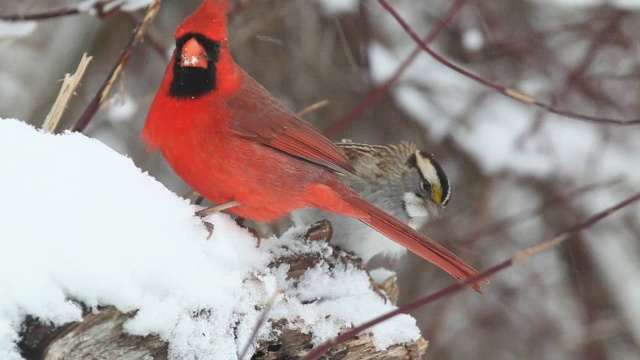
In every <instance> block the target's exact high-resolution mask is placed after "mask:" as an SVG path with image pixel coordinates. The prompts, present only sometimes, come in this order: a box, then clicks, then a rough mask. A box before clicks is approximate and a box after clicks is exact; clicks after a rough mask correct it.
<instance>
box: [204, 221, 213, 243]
mask: <svg viewBox="0 0 640 360" xmlns="http://www.w3.org/2000/svg"><path fill="white" fill-rule="evenodd" d="M202 224H203V225H204V227H205V229H207V231H208V232H209V235H207V240H210V239H211V235H213V224H212V223H210V222H208V221H203V222H202Z"/></svg>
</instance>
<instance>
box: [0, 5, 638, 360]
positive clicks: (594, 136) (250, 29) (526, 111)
mask: <svg viewBox="0 0 640 360" xmlns="http://www.w3.org/2000/svg"><path fill="white" fill-rule="evenodd" d="M74 3H75V2H74V1H71V0H56V1H49V2H47V3H44V2H40V1H36V0H22V1H17V0H7V1H4V2H3V5H2V8H0V14H14V13H31V12H37V11H39V10H44V9H50V8H52V7H56V6H67V5H69V4H74ZM197 3H198V2H197V1H165V2H164V4H163V6H162V8H161V11H160V14H159V15H158V17H157V18H156V20H155V22H154V23H153V24H152V25H151V27H150V29H149V32H148V34H149V37H148V38H146V39H145V41H144V43H142V44H141V45H140V46H139V47H138V48H137V49H136V50H135V52H134V53H133V55H132V57H131V59H130V62H129V63H128V64H127V67H126V68H125V72H124V74H123V76H122V78H121V79H120V80H119V81H118V83H117V84H116V86H115V87H114V92H113V93H112V94H111V96H110V99H109V102H108V103H107V106H105V108H103V109H102V110H101V111H100V112H99V113H98V115H97V116H96V118H95V119H94V120H93V121H92V123H91V125H90V126H89V128H88V129H87V130H86V131H85V134H86V135H87V136H90V137H93V138H97V139H99V140H100V141H102V142H103V143H105V144H106V145H108V146H109V147H110V148H112V149H114V150H116V151H117V152H120V153H122V154H127V155H128V156H130V157H131V158H132V160H133V162H134V163H135V164H136V166H138V167H140V168H142V169H143V170H146V171H149V173H150V174H151V175H152V176H154V177H155V178H157V179H158V180H159V181H160V182H161V183H163V184H164V185H166V186H167V187H168V188H169V189H171V190H173V191H175V192H177V193H178V194H181V193H183V192H184V191H186V190H187V186H186V185H185V184H184V183H183V182H182V181H181V180H180V179H179V178H177V177H176V176H175V175H174V174H173V173H172V172H171V170H170V168H169V167H168V166H167V165H166V163H165V162H164V160H163V159H162V158H161V157H160V156H159V155H158V154H148V153H147V152H146V151H145V150H144V147H143V145H142V143H141V141H140V139H139V132H140V128H141V127H142V123H143V120H144V116H145V114H146V110H147V108H148V106H149V104H150V101H151V99H152V97H153V94H154V92H155V90H156V87H157V84H158V82H159V81H160V78H161V76H162V73H163V71H164V67H165V65H166V62H167V57H168V54H169V52H170V51H171V48H172V36H171V34H172V32H173V30H174V28H175V26H176V25H177V24H178V23H179V22H180V21H181V19H182V18H183V17H184V16H185V15H186V14H188V13H189V12H191V11H192V10H193V9H194V8H195V6H196V4H197ZM241 3H242V4H244V5H245V7H244V8H243V10H242V11H241V12H240V13H239V15H238V16H237V17H236V18H235V19H234V21H233V22H232V27H231V34H230V36H231V44H232V48H233V51H234V54H235V56H236V58H237V60H238V62H239V63H240V64H241V65H242V66H243V67H244V68H245V69H246V70H247V71H248V72H249V73H250V74H251V75H253V76H254V77H255V78H256V79H257V80H258V81H259V82H261V83H262V84H264V85H265V87H266V88H267V89H269V90H271V91H272V92H273V93H274V94H275V95H276V96H278V97H279V98H280V99H281V100H282V101H283V102H285V104H287V105H288V106H289V107H290V108H292V109H294V110H299V109H302V108H304V107H306V106H307V105H309V104H312V103H315V102H317V101H320V100H323V99H327V100H329V102H330V103H329V106H327V107H325V108H322V109H320V110H318V111H316V112H313V113H311V114H309V115H308V116H306V118H307V119H308V120H309V121H311V122H314V123H315V124H316V125H318V126H319V127H320V128H321V129H328V128H330V127H331V126H332V124H334V123H335V122H336V121H337V120H339V119H341V118H342V117H343V116H344V115H345V114H346V113H348V112H349V111H350V110H351V109H352V108H353V107H354V106H355V105H356V104H358V102H359V101H360V100H361V99H362V98H363V97H365V96H366V94H367V93H368V91H369V90H370V89H372V88H374V87H375V86H376V85H377V84H379V83H381V82H383V81H385V80H386V79H387V78H388V77H389V76H390V75H391V74H392V73H393V72H394V71H395V69H396V68H397V67H398V66H399V65H400V63H402V62H403V61H404V60H405V59H406V58H407V56H408V55H409V54H410V53H411V52H412V51H413V49H414V48H415V43H414V42H413V41H412V40H411V39H410V38H409V37H408V36H407V34H406V33H405V32H404V31H403V30H402V28H401V27H399V26H398V25H397V23H396V22H395V21H394V20H393V18H392V17H391V16H390V15H389V14H388V13H387V12H386V11H385V10H384V9H383V8H382V7H381V6H380V5H379V4H378V2H377V1H362V2H358V1H337V0H334V1H326V0H325V1H321V2H318V1H314V2H311V1H309V2H306V1H304V2H303V1H296V0H278V1H276V0H269V1H258V0H253V1H250V0H245V1H242V2H241ZM391 3H392V5H393V6H394V7H395V8H396V9H397V10H398V11H399V12H400V14H401V15H402V16H403V17H404V18H405V19H406V20H407V21H408V22H409V23H410V25H411V26H412V27H413V29H414V30H415V31H416V32H417V33H418V34H419V36H424V35H425V34H427V33H428V32H429V31H430V30H431V29H432V28H433V27H434V26H436V25H437V23H438V21H439V19H441V18H442V17H443V16H444V14H445V13H446V12H447V10H448V9H449V6H450V5H451V1H448V0H429V1H423V0H413V1H409V0H394V1H391ZM139 15H140V14H139V13H135V12H134V13H128V14H127V13H117V14H114V15H112V16H109V17H107V18H104V19H98V18H95V17H92V16H89V15H78V16H74V17H67V18H60V19H51V20H46V21H41V22H38V23H37V24H35V23H26V24H22V26H20V27H19V28H16V27H7V25H6V23H0V46H1V47H2V53H1V55H0V99H2V101H0V117H2V118H18V119H23V120H25V119H28V120H29V121H30V122H31V123H33V124H35V125H37V126H39V125H40V124H41V123H42V119H44V117H45V116H46V114H47V112H48V111H49V109H50V106H51V103H52V102H53V100H54V98H55V96H56V94H57V92H58V90H59V85H60V83H59V81H58V80H59V79H61V78H62V77H63V75H64V73H66V72H72V71H73V70H74V69H75V67H76V65H77V62H78V61H79V59H80V56H81V54H82V53H83V52H89V53H90V54H91V55H92V56H93V57H94V60H93V62H92V63H91V64H90V66H89V69H88V71H87V74H86V76H85V78H84V80H83V82H82V85H81V87H80V88H79V89H78V91H77V96H76V97H75V98H73V99H72V101H71V103H70V107H69V109H68V111H67V112H66V113H65V116H64V117H63V121H62V124H61V128H67V127H69V126H71V125H72V124H73V123H74V121H75V120H76V119H77V117H78V115H79V114H80V113H81V112H82V110H83V109H84V106H86V104H87V102H88V101H89V99H90V98H91V97H92V96H93V94H94V93H95V91H96V89H97V88H98V87H99V85H100V84H101V82H102V81H103V80H104V77H105V76H106V73H107V72H108V71H109V70H110V68H111V67H112V65H113V62H114V61H115V59H116V58H117V56H118V54H119V52H120V50H121V49H122V47H123V46H124V44H126V42H127V41H128V39H129V36H130V35H131V30H132V28H133V27H134V24H135V22H136V19H137V18H139ZM639 33H640V4H639V3H638V2H637V1H594V0H582V1H549V0H535V1H534V0H529V1H508V0H503V1H467V2H465V3H464V5H463V7H462V8H461V9H460V10H459V11H458V12H457V13H456V14H455V16H454V17H453V19H452V20H451V21H450V22H449V24H448V25H447V26H446V27H445V28H444V29H443V30H442V32H441V33H440V34H439V35H438V36H437V38H436V39H435V41H434V42H433V43H432V44H433V47H434V49H435V50H436V51H438V52H439V53H440V54H442V55H443V56H445V57H446V58H447V59H449V60H451V61H454V62H455V63H456V64H458V65H460V66H462V67H464V68H466V69H469V70H471V71H472V72H474V73H476V74H478V75H480V76H482V77H484V78H486V79H488V80H491V81H494V82H497V83H500V84H502V85H505V86H509V87H512V88H516V89H519V90H521V91H524V92H526V93H527V94H529V95H532V96H535V97H536V98H537V99H539V100H541V101H543V102H546V103H550V104H553V105H554V106H556V107H558V108H561V109H565V110H571V111H574V112H579V113H584V114H589V115H594V116H601V117H603V118H604V117H607V118H619V119H635V118H639V117H640V85H639V84H640V38H639V37H638V34H639ZM285 64H286V65H285ZM345 137H346V138H351V139H353V140H354V141H358V142H372V143H393V142H398V141H400V140H403V139H406V140H411V141H414V142H416V143H418V144H420V145H421V146H422V147H423V148H425V149H427V150H429V151H431V152H433V153H434V154H435V155H436V157H437V158H438V159H439V160H441V163H442V164H443V166H444V168H445V170H446V171H447V174H448V175H449V177H450V180H451V181H452V184H453V191H454V192H453V196H452V200H451V202H450V205H449V206H448V208H447V210H446V212H445V216H444V218H443V219H442V220H441V221H437V222H432V223H430V224H429V225H428V226H427V228H426V229H425V232H426V233H428V234H429V235H430V236H432V237H433V238H435V239H438V240H439V241H441V242H442V243H443V244H445V246H447V247H448V248H450V249H452V250H453V251H454V252H456V253H457V254H459V255H460V256H461V257H462V258H464V259H466V260H468V261H469V262H470V263H471V264H473V265H476V267H478V268H485V267H488V266H490V265H492V264H495V263H496V262H498V261H500V260H503V259H505V258H507V257H509V256H511V255H513V254H514V253H515V252H516V251H518V250H519V249H522V248H524V247H526V246H529V245H531V244H533V243H534V242H536V241H539V240H541V239H543V238H545V237H548V236H551V235H554V234H556V233H557V232H558V231H559V230H561V229H563V228H566V227H567V226H570V225H572V224H574V223H575V222H577V221H580V220H581V219H584V218H585V217H586V216H588V215H589V214H592V213H593V212H596V211H598V210H601V209H603V208H605V207H607V206H610V205H612V204H614V203H615V202H617V201H619V200H621V199H622V198H624V197H626V196H629V195H630V194H632V193H634V192H636V191H637V190H638V189H639V188H640V128H638V127H633V126H631V127H621V126H613V125H605V124H598V123H587V122H582V121H578V120H573V119H567V118H563V117H560V116H555V115H550V114H548V113H544V112H542V111H540V110H537V109H535V108H532V107H529V106H526V105H524V104H521V103H518V102H516V101H514V100H512V99H509V98H507V97H505V96H502V95H500V94H498V93H496V92H495V91H492V90H489V89H487V88H485V87H482V86H480V85H478V84H477V83H475V82H473V81H472V80H470V79H468V78H466V77H464V76H463V75H461V74H459V73H456V72H454V71H452V70H450V69H448V68H446V67H444V66H442V65H441V64H439V63H437V62H436V61H434V60H433V59H432V58H430V57H429V56H428V55H427V54H424V53H421V54H420V55H419V56H418V57H417V58H416V59H415V60H414V62H413V63H412V65H411V66H409V67H408V68H407V70H406V71H405V72H404V74H403V75H402V76H401V78H400V79H399V80H398V82H397V83H396V84H395V85H394V86H393V87H392V89H391V91H390V92H389V93H387V94H386V95H384V96H383V97H382V98H381V99H380V101H379V102H377V103H376V104H375V105H373V106H369V107H368V108H367V109H366V110H365V111H364V112H363V113H361V114H359V115H358V116H356V117H354V118H353V120H352V121H351V122H349V123H348V124H347V126H346V127H345V128H344V129H342V130H341V131H340V132H338V133H337V134H334V135H333V138H334V139H336V140H337V139H341V138H345ZM88 191H89V190H88ZM139 201H143V200H139ZM639 240H640V211H639V210H638V208H637V207H633V208H629V209H627V210H625V211H624V212H621V213H620V214H618V215H616V216H615V217H612V218H610V219H608V220H606V221H605V222H603V223H601V224H599V225H597V226H595V227H594V228H592V229H590V230H589V231H587V232H585V233H583V234H581V235H580V236H579V237H578V238H577V239H575V240H572V241H571V242H570V243H567V244H565V245H563V246H561V247H560V248H557V249H554V250H552V251H549V252H547V253H544V254H542V255H540V256H538V257H536V258H533V259H530V260H528V261H526V262H524V263H521V264H519V265H518V266H517V267H514V268H511V269H509V270H507V271H505V272H503V273H501V274H499V275H497V276H496V277H495V278H494V279H493V280H492V284H491V286H490V287H489V288H487V290H486V291H485V293H484V295H482V296H477V295H475V294H472V293H471V292H469V293H466V292H465V294H463V295H458V296H456V297H453V298H451V299H449V300H447V301H441V302H438V303H436V304H433V305H431V306H428V307H425V308H423V309H420V310H417V311H415V312H414V313H413V315H414V316H416V317H417V318H418V320H419V326H420V328H421V330H422V333H423V335H424V337H425V338H426V339H428V340H430V343H431V345H430V348H429V350H428V354H429V356H430V357H431V358H438V359H466V358H477V359H484V358H487V359H489V358H490V359H494V358H521V357H523V356H524V355H527V356H530V357H532V358H576V359H578V358H579V359H582V358H586V357H587V354H589V356H590V357H591V358H619V359H624V358H629V357H630V356H635V354H637V353H638V351H640V306H638V305H637V304H640V285H639V283H638V280H637V279H638V276H639V275H640V261H639V258H640V246H639V245H638V244H639ZM376 263H377V264H383V265H385V266H387V267H391V268H393V269H395V270H397V271H398V272H399V275H400V279H399V286H400V290H401V294H400V295H401V296H400V301H399V303H400V304H402V303H403V302H407V301H409V300H411V299H414V298H416V297H418V296H420V295H424V294H427V293H429V292H431V291H433V290H435V289H438V288H439V287H440V286H443V285H445V284H448V283H450V279H449V278H448V277H447V276H446V275H445V274H443V273H441V272H440V271H438V270H437V269H436V268H434V267H433V266H430V265H429V264H426V263H425V262H423V261H421V260H420V259H418V258H417V257H415V256H413V255H408V257H407V258H405V259H403V260H401V261H399V262H396V263H393V262H388V261H386V260H384V259H379V260H378V261H377V262H376Z"/></svg>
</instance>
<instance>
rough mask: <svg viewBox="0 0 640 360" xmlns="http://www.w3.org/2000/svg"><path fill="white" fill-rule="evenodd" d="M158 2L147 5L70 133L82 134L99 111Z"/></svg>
mask: <svg viewBox="0 0 640 360" xmlns="http://www.w3.org/2000/svg"><path fill="white" fill-rule="evenodd" d="M160 2H161V0H153V1H152V2H151V5H149V7H148V8H147V12H146V13H145V15H144V18H143V19H142V20H141V21H140V23H139V24H138V26H137V27H136V28H135V30H134V31H133V36H132V37H131V40H129V43H128V44H127V46H126V47H125V48H124V50H122V53H121V54H120V58H119V59H118V62H117V63H116V65H115V66H114V67H113V69H111V72H110V73H109V75H108V76H107V79H106V80H105V81H104V83H102V85H101V86H100V89H98V92H97V93H96V94H95V96H94V97H93V99H91V101H90V102H89V105H87V107H86V108H85V110H84V112H83V113H82V115H80V118H78V120H77V121H76V123H75V124H74V125H73V127H72V128H71V131H79V132H82V131H83V130H84V129H85V128H86V127H87V125H89V122H90V121H91V119H92V118H93V116H94V115H95V114H96V113H97V112H98V109H100V105H102V103H104V101H105V99H106V98H107V95H109V91H110V90H111V87H112V86H113V84H114V83H115V81H116V80H117V79H118V77H119V76H120V73H122V69H123V68H124V65H125V63H126V62H127V59H129V56H130V55H131V52H132V51H133V48H134V47H135V45H136V44H137V43H138V41H139V40H140V38H141V37H142V35H143V34H144V32H145V30H146V29H147V26H149V24H150V23H151V21H152V20H153V18H154V17H155V16H156V14H157V13H158V9H159V8H160Z"/></svg>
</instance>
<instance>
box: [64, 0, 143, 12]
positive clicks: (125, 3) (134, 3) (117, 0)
mask: <svg viewBox="0 0 640 360" xmlns="http://www.w3.org/2000/svg"><path fill="white" fill-rule="evenodd" d="M98 2H100V0H85V1H83V2H81V3H79V4H78V5H77V9H78V11H80V12H87V13H89V14H92V15H95V6H96V4H97V3H98ZM150 4H151V0H113V1H111V2H108V3H106V4H105V6H104V12H109V11H110V10H112V9H113V8H115V7H116V6H120V10H122V11H135V10H139V9H142V8H145V7H147V6H149V5H150Z"/></svg>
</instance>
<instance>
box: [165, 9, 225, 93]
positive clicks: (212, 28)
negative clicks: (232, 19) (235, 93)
mask: <svg viewBox="0 0 640 360" xmlns="http://www.w3.org/2000/svg"><path fill="white" fill-rule="evenodd" d="M175 39H176V48H175V51H174V54H173V59H172V63H173V78H172V81H171V86H170V88H169V95H171V96H173V97H178V98H184V97H191V98H193V97H197V96H200V95H203V94H206V93H208V92H210V91H211V90H214V89H216V88H217V87H218V84H217V82H218V80H219V79H218V76H217V74H218V72H219V70H220V69H219V64H218V61H219V60H220V54H221V53H225V52H226V53H228V35H227V0H205V1H204V2H203V3H202V5H200V7H199V8H197V9H196V10H195V11H194V12H193V13H192V14H191V15H189V16H188V17H187V18H186V19H185V20H184V21H183V22H182V23H181V24H180V26H178V28H177V29H176V32H175Z"/></svg>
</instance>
